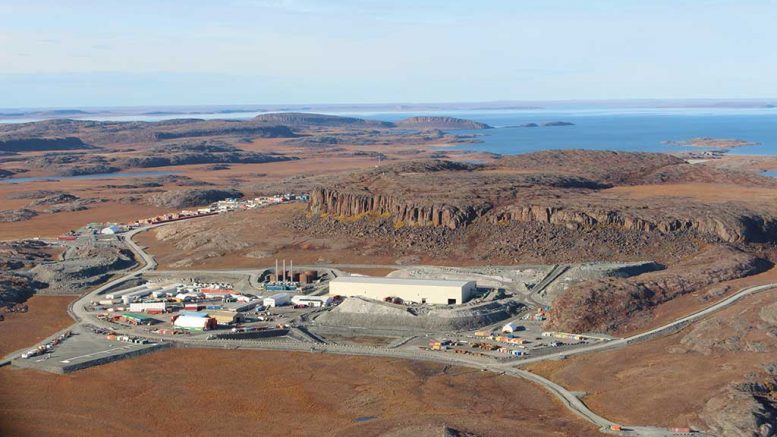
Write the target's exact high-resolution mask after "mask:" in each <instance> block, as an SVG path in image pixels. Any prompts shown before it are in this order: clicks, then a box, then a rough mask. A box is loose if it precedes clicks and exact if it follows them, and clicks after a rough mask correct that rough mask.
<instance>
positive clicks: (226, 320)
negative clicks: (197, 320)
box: [208, 310, 244, 325]
mask: <svg viewBox="0 0 777 437" xmlns="http://www.w3.org/2000/svg"><path fill="white" fill-rule="evenodd" d="M208 316H209V317H212V318H214V319H216V323H217V324H219V325H231V324H233V323H241V322H243V321H244V316H243V314H240V313H238V312H234V311H225V310H213V311H208Z"/></svg>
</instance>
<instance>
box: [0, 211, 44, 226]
mask: <svg viewBox="0 0 777 437" xmlns="http://www.w3.org/2000/svg"><path fill="white" fill-rule="evenodd" d="M37 215H38V213H37V212H35V211H33V210H31V209H27V208H22V209H6V210H3V211H0V223H13V222H23V221H25V220H29V219H31V218H33V217H36V216H37Z"/></svg>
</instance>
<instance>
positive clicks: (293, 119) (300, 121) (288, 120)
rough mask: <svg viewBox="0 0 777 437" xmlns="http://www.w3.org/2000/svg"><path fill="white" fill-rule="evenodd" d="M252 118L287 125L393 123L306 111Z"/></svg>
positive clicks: (374, 124)
mask: <svg viewBox="0 0 777 437" xmlns="http://www.w3.org/2000/svg"><path fill="white" fill-rule="evenodd" d="M254 120H255V121H257V122H260V123H266V124H272V125H284V126H289V127H394V124H393V123H390V122H387V121H377V120H364V119H361V118H355V117H340V116H337V115H326V114H312V113H306V112H278V113H272V114H260V115H257V116H256V117H255V118H254Z"/></svg>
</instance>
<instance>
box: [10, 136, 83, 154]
mask: <svg viewBox="0 0 777 437" xmlns="http://www.w3.org/2000/svg"><path fill="white" fill-rule="evenodd" d="M74 149H94V147H92V146H90V145H87V144H84V142H83V141H81V139H80V138H77V137H64V138H13V139H8V140H0V150H2V151H6V152H38V151H42V150H74Z"/></svg>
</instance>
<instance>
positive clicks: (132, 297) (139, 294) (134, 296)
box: [121, 287, 162, 305]
mask: <svg viewBox="0 0 777 437" xmlns="http://www.w3.org/2000/svg"><path fill="white" fill-rule="evenodd" d="M161 289H162V287H151V288H145V289H143V290H138V291H133V292H132V293H127V294H125V295H122V296H121V301H122V303H123V304H124V305H128V304H130V303H131V302H135V301H137V300H138V299H141V298H143V297H146V296H150V295H151V294H152V293H153V292H155V291H159V290H161Z"/></svg>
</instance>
